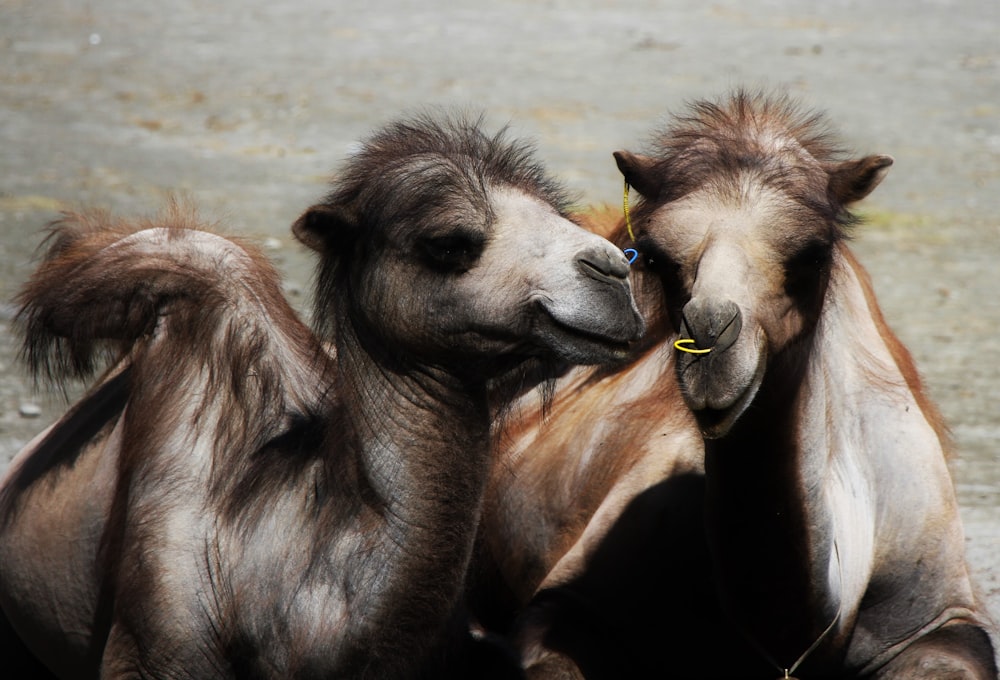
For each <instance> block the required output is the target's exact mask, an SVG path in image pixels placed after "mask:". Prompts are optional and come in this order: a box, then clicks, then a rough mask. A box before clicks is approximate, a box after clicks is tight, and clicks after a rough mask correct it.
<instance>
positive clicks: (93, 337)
mask: <svg viewBox="0 0 1000 680" xmlns="http://www.w3.org/2000/svg"><path fill="white" fill-rule="evenodd" d="M49 229H50V233H49V236H48V239H47V241H46V244H47V249H46V251H45V255H44V257H43V258H42V261H41V263H40V264H39V266H38V268H37V269H36V270H35V272H34V274H33V275H32V277H31V278H30V279H29V280H28V282H27V283H26V284H25V286H24V287H23V288H22V289H21V291H20V293H19V295H18V296H17V298H16V302H17V304H18V306H19V311H18V315H17V322H18V325H19V326H20V328H21V331H22V333H23V338H24V340H23V347H22V357H23V359H24V360H25V361H26V363H27V364H28V367H29V369H30V370H31V371H32V373H33V374H34V375H35V378H36V379H43V380H47V381H50V382H54V383H62V382H64V381H66V380H67V379H70V378H86V377H89V376H90V375H92V374H93V373H94V372H95V370H97V368H99V367H100V366H101V365H104V364H105V363H106V362H117V361H119V360H121V359H122V358H124V357H125V356H127V355H128V354H129V353H130V352H132V351H133V350H134V348H136V346H137V345H140V344H143V343H145V342H146V341H147V340H149V339H151V338H153V337H154V336H160V335H163V334H167V335H168V336H169V337H171V338H172V340H173V341H174V342H177V341H182V340H189V341H191V342H192V346H197V344H200V341H204V340H206V339H208V338H209V337H211V335H212V334H214V333H215V332H216V331H217V330H218V328H219V327H220V323H221V322H223V321H224V320H225V318H226V317H227V316H229V317H232V316H233V314H228V315H227V314H226V310H229V311H230V312H235V311H238V310H239V308H240V306H241V305H246V304H255V305H256V306H258V307H259V306H260V305H261V304H266V305H268V307H269V308H270V309H271V310H272V313H273V312H274V311H275V308H277V310H278V311H280V309H281V308H282V305H284V307H287V306H288V305H287V303H286V302H285V299H284V296H283V295H282V293H281V287H280V278H279V276H278V274H277V272H276V271H275V270H274V268H273V267H272V266H271V265H270V263H269V262H268V261H267V259H266V258H265V257H264V255H263V254H262V253H261V252H260V251H259V249H257V248H256V247H254V246H252V245H250V244H248V243H244V242H241V241H239V240H237V239H233V238H228V237H224V236H221V235H219V234H217V233H215V232H213V231H212V230H211V228H210V227H209V226H208V225H206V224H204V223H202V222H200V221H199V220H198V219H197V217H196V216H195V214H194V211H193V210H190V209H186V208H183V207H179V206H177V205H176V204H171V205H170V206H169V207H168V209H167V210H166V211H165V212H164V213H163V214H162V215H160V216H158V217H156V218H151V219H142V220H134V221H126V220H121V219H117V218H114V217H112V216H110V215H109V214H107V213H104V212H87V213H80V214H74V213H66V214H64V215H63V216H62V217H61V218H60V219H58V220H57V221H55V222H53V223H52V224H50V225H49ZM287 311H288V312H289V313H292V314H294V312H291V310H290V309H289V310H287ZM251 316H253V315H251Z"/></svg>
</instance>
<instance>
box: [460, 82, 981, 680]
mask: <svg viewBox="0 0 1000 680" xmlns="http://www.w3.org/2000/svg"><path fill="white" fill-rule="evenodd" d="M615 158H616V161H617V164H618V167H619V169H620V170H621V171H622V173H623V175H624V177H625V181H626V201H627V200H628V198H627V197H628V193H627V192H628V187H629V186H631V187H632V188H634V189H635V190H636V191H637V192H638V193H639V194H640V196H641V199H640V200H639V201H638V202H637V203H636V205H635V206H634V210H632V211H631V214H630V215H629V213H628V212H627V213H626V216H627V217H628V219H626V220H619V221H618V222H617V224H616V225H615V226H614V227H611V228H609V227H607V226H605V227H604V228H605V229H606V230H609V235H610V236H611V238H612V240H613V241H615V242H617V243H619V245H626V244H627V245H631V246H633V247H634V248H635V249H636V250H638V251H639V253H640V254H641V257H640V260H641V261H640V263H639V264H637V265H636V266H635V267H634V268H633V274H632V276H633V288H634V290H635V292H636V297H637V299H638V300H639V306H640V309H641V310H642V311H643V314H644V316H645V318H646V321H647V325H648V327H649V329H650V330H649V333H648V334H647V337H646V339H645V340H644V341H643V342H642V343H640V345H638V346H637V347H636V350H635V352H634V353H633V356H632V358H631V359H630V361H629V362H627V363H626V364H624V365H623V366H621V367H618V368H613V369H608V368H577V369H574V370H573V371H571V372H569V373H568V374H566V375H565V376H564V377H563V378H561V379H560V381H559V382H558V383H557V384H556V386H555V388H554V391H553V393H552V396H551V397H550V399H549V400H550V402H551V405H550V406H549V407H548V417H547V418H544V417H543V412H542V409H541V408H540V407H539V405H538V404H537V403H536V402H537V400H538V397H537V396H536V395H528V396H526V397H524V398H523V399H522V401H521V407H520V409H517V408H515V409H514V412H515V413H520V415H519V416H518V418H515V419H513V420H511V421H510V422H508V426H509V436H508V439H506V440H504V441H503V442H502V443H501V445H502V450H501V451H500V459H499V462H498V464H497V466H496V467H495V469H494V472H493V473H492V477H491V482H490V488H489V491H488V495H487V505H486V508H487V509H486V514H485V516H484V520H483V527H482V536H481V538H480V542H479V543H480V548H481V549H480V556H479V562H480V565H479V567H478V569H477V570H478V572H479V573H480V576H479V579H480V583H481V584H482V585H481V587H480V590H479V592H478V594H477V597H478V600H479V604H478V605H477V606H478V607H479V608H480V609H481V610H482V611H483V612H484V613H483V618H484V620H489V621H491V624H492V625H493V626H494V627H496V628H503V627H505V626H511V625H512V633H511V635H512V636H513V637H514V639H516V640H517V644H518V646H519V649H520V653H521V655H522V658H523V660H524V663H525V665H526V667H527V668H528V672H529V677H532V678H577V677H587V678H591V679H593V678H610V677H614V678H622V677H651V676H652V675H653V674H656V675H659V676H663V677H670V676H673V675H676V676H677V677H705V678H727V679H729V678H737V677H738V678H762V679H763V678H774V677H780V676H784V677H791V676H792V674H795V675H796V676H797V677H801V678H877V679H878V680H891V679H897V678H909V679H911V680H912V679H913V678H969V679H977V680H986V679H991V680H995V678H997V666H996V660H995V656H996V652H995V647H994V645H995V642H994V640H995V637H996V627H995V624H994V623H993V622H992V621H991V620H990V618H989V616H988V615H987V613H986V612H985V610H984V608H983V606H982V604H981V603H980V601H979V599H978V597H977V594H976V590H975V587H974V584H973V582H972V579H971V577H970V573H969V571H970V570H969V566H968V564H967V563H966V560H965V556H964V538H963V531H962V526H961V522H960V518H959V514H958V507H957V503H956V500H955V495H954V490H953V484H952V481H951V478H950V475H949V471H948V467H947V460H948V457H949V456H950V455H951V444H950V441H949V439H948V436H947V434H946V429H945V426H944V424H943V421H942V419H941V416H940V415H939V413H938V411H937V409H936V408H935V406H934V405H933V404H932V403H931V401H930V399H929V398H928V396H927V394H926V392H925V390H924V388H923V387H922V385H921V381H920V378H919V375H918V372H917V369H916V366H915V364H914V362H913V360H912V358H911V357H910V355H909V353H908V352H907V350H906V349H905V347H904V346H903V344H902V343H901V342H900V341H899V339H898V338H897V337H896V336H895V335H894V334H893V333H892V331H891V330H890V329H889V327H888V325H887V324H886V322H885V320H884V318H883V316H882V313H881V311H880V310H879V307H878V303H877V301H876V298H875V295H874V292H873V289H872V285H871V281H870V280H869V277H868V275H867V273H866V272H865V270H864V269H863V267H862V266H861V264H860V263H859V262H858V261H857V259H856V258H855V257H854V256H853V254H852V253H851V251H850V249H849V247H848V245H847V239H848V236H849V234H850V233H851V229H852V228H853V227H854V225H855V223H856V222H858V220H857V218H856V217H855V215H854V214H853V213H852V212H851V207H852V206H853V205H854V204H855V203H856V202H858V201H860V200H861V199H863V198H865V197H866V196H867V195H868V194H869V193H870V192H871V191H872V190H873V189H874V188H875V187H876V186H877V185H878V184H879V183H880V182H881V180H882V179H883V177H884V176H885V175H886V173H887V171H888V169H889V167H890V165H891V164H892V162H893V161H892V158H891V157H889V156H884V155H871V156H864V157H860V158H853V157H850V156H848V155H847V154H846V153H845V152H843V151H842V150H841V148H840V146H839V144H838V142H837V141H836V138H835V135H834V134H833V133H832V132H831V127H830V125H829V123H828V122H827V121H826V119H825V117H824V116H823V115H821V114H816V113H810V112H808V111H805V110H804V109H803V108H802V107H801V106H800V105H798V104H796V103H795V102H793V101H792V100H790V99H789V98H787V97H785V96H780V95H773V94H767V93H761V92H758V93H751V92H747V91H743V90H740V91H737V92H735V93H733V94H731V95H730V96H729V97H728V98H725V99H722V100H720V101H716V102H713V101H701V102H697V103H695V104H693V105H692V106H691V108H690V110H689V111H688V112H687V113H686V114H684V115H681V116H678V117H676V118H675V119H674V120H673V121H672V122H671V123H670V124H669V125H668V127H667V128H666V129H665V130H663V131H661V132H660V133H658V134H657V135H656V137H655V143H654V146H653V149H652V151H650V152H649V153H646V154H636V153H630V152H626V151H621V152H617V153H616V154H615ZM627 205H628V204H627V203H626V206H627ZM630 233H631V234H634V235H635V242H634V243H632V240H631V238H630V236H629V234H630ZM533 400H534V401H533ZM487 586H488V587H487ZM490 589H492V590H490ZM484 593H486V594H484ZM489 593H494V594H489ZM495 593H502V596H500V595H496V594H495ZM521 607H524V608H525V609H524V611H522V612H520V614H519V616H518V618H517V619H516V623H514V624H511V623H510V622H511V619H512V618H513V617H514V616H515V615H517V612H518V611H519V610H520V608H521ZM490 617H492V619H491V618H490Z"/></svg>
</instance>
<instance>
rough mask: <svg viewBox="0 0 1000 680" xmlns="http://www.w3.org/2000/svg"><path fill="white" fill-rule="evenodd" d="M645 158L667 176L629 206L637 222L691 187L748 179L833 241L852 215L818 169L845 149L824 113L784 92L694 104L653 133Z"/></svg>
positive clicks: (725, 188) (741, 93)
mask: <svg viewBox="0 0 1000 680" xmlns="http://www.w3.org/2000/svg"><path fill="white" fill-rule="evenodd" d="M650 147H651V149H650V151H649V155H650V156H651V157H652V158H653V159H654V160H655V173H656V174H657V175H658V176H660V177H664V178H666V179H665V181H664V182H663V183H662V185H661V186H660V191H659V193H658V195H657V196H655V197H654V196H649V197H647V198H648V199H650V201H644V202H643V203H640V204H639V205H637V206H636V218H637V219H642V218H643V217H645V216H646V214H648V211H649V209H650V208H651V206H650V205H649V203H650V202H652V203H654V204H662V203H666V202H670V201H674V200H677V199H679V198H682V197H684V196H686V195H687V194H689V193H691V192H692V191H694V190H696V189H702V188H705V187H712V188H714V189H715V190H717V191H720V192H732V191H739V190H740V187H739V186H738V183H739V182H740V181H741V180H743V179H744V178H746V177H747V176H749V177H751V178H752V179H753V180H754V181H755V182H756V183H758V184H759V185H762V186H765V187H770V188H774V189H777V190H780V191H782V192H783V193H785V194H786V195H788V196H789V197H790V198H791V199H792V200H794V201H796V202H797V203H799V204H800V205H802V206H803V207H804V208H806V209H808V210H810V211H813V212H815V213H817V214H818V215H819V216H820V217H821V218H823V219H824V220H825V221H827V222H828V223H830V224H831V226H833V227H834V228H835V232H836V233H835V235H836V236H837V237H844V236H846V235H847V233H846V230H847V228H848V227H850V226H851V225H852V224H853V223H854V222H856V221H857V220H856V218H855V217H854V216H853V215H852V214H851V213H850V212H849V211H848V210H847V209H846V207H845V206H844V205H842V204H840V203H839V202H837V201H836V200H834V199H833V198H832V197H831V196H830V195H829V192H828V190H827V179H826V172H825V169H826V168H827V167H828V166H829V165H830V164H834V163H838V162H840V161H843V160H844V159H845V158H847V150H846V149H845V148H844V147H843V146H842V144H841V142H840V141H839V140H838V138H837V136H836V135H835V134H834V132H833V131H832V128H831V126H830V124H829V123H828V121H827V119H826V117H825V116H824V114H822V113H820V112H816V111H810V110H806V109H804V108H802V107H801V106H800V105H798V104H797V103H795V102H794V101H793V100H791V99H790V98H789V97H788V96H787V95H783V94H766V93H763V92H750V91H747V90H742V89H741V90H737V91H735V92H733V93H732V94H731V95H729V96H728V97H727V98H725V99H721V100H718V101H707V100H703V101H698V102H695V103H693V104H691V105H689V107H688V110H687V112H686V113H684V114H682V115H678V116H676V117H674V118H673V119H672V122H671V123H670V125H669V127H667V128H666V129H664V130H662V131H660V132H658V133H656V134H654V136H653V139H652V142H651V144H650Z"/></svg>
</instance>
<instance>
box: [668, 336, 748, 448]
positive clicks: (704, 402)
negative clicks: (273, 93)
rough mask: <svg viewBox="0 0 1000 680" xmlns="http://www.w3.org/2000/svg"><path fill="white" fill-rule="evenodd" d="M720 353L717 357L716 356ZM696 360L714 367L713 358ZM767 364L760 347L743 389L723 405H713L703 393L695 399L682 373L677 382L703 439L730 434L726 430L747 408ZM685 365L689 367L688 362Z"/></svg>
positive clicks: (731, 426)
mask: <svg viewBox="0 0 1000 680" xmlns="http://www.w3.org/2000/svg"><path fill="white" fill-rule="evenodd" d="M718 358H719V357H717V359H718ZM695 363H697V364H699V365H701V366H702V367H703V368H702V369H701V370H713V368H712V367H713V364H714V363H715V362H712V361H700V360H696V362H695ZM766 367H767V359H766V352H765V351H764V349H763V346H762V347H761V351H760V352H759V354H758V355H757V357H756V366H755V367H754V371H753V373H752V374H751V376H750V379H749V380H747V382H746V384H745V386H744V387H743V389H742V391H740V392H739V394H738V395H737V396H736V397H735V398H734V399H732V401H731V402H730V403H728V404H726V405H725V406H713V405H712V404H711V403H710V400H708V399H706V398H705V397H704V396H702V398H701V399H695V398H694V397H693V395H691V394H690V393H689V392H688V389H687V387H686V381H685V379H684V377H683V376H681V379H680V383H681V386H682V391H683V394H684V400H685V402H686V403H687V405H688V408H690V409H691V413H692V414H693V415H694V417H695V421H696V422H697V423H698V427H699V429H700V430H701V434H702V436H703V437H704V438H705V439H721V438H722V437H725V436H726V435H727V434H729V431H730V430H731V429H732V428H733V426H734V425H735V424H736V422H737V421H738V420H739V419H740V417H741V416H742V415H743V414H744V413H745V412H746V410H747V409H748V408H749V407H750V404H752V403H753V400H754V398H755V397H756V396H757V392H758V390H759V389H760V386H761V383H763V381H764V372H765V370H766ZM688 368H691V366H690V365H689V366H688Z"/></svg>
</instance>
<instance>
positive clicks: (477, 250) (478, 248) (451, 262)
mask: <svg viewBox="0 0 1000 680" xmlns="http://www.w3.org/2000/svg"><path fill="white" fill-rule="evenodd" d="M483 246H484V243H483V240H482V239H481V238H479V237H478V236H475V235H472V234H467V233H461V232H459V233H451V234H447V235H445V236H432V237H427V238H424V239H421V240H420V250H421V252H422V253H423V255H424V257H425V258H426V260H427V262H428V264H430V265H431V266H432V267H434V268H435V269H438V270H440V271H446V272H461V271H465V270H467V269H469V268H470V267H471V266H472V265H473V264H475V262H476V260H478V259H479V256H480V255H482V252H483Z"/></svg>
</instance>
